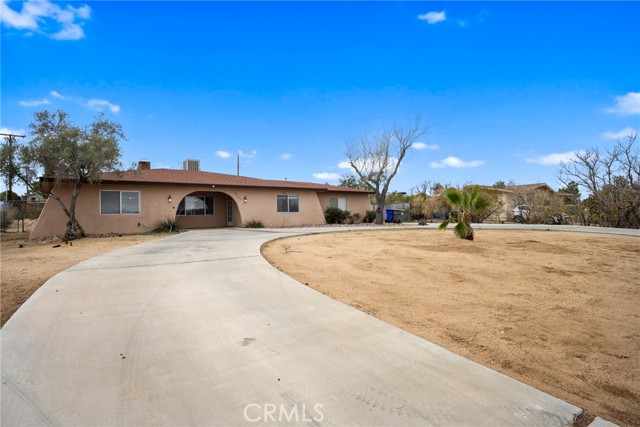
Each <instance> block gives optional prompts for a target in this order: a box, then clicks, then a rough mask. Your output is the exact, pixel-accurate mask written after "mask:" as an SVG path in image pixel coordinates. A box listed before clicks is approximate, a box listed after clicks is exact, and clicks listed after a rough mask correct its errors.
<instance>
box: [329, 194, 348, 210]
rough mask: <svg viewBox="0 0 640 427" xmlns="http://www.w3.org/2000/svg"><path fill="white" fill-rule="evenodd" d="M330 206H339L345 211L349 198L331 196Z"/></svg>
mask: <svg viewBox="0 0 640 427" xmlns="http://www.w3.org/2000/svg"><path fill="white" fill-rule="evenodd" d="M329 207H330V208H338V209H342V210H343V211H346V210H347V199H345V198H344V197H331V198H330V199H329Z"/></svg>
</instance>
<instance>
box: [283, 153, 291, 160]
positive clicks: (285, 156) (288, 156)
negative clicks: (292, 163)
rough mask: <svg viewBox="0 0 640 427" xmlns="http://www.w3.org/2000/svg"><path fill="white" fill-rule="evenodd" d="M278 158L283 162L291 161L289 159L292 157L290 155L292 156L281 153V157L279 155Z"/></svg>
mask: <svg viewBox="0 0 640 427" xmlns="http://www.w3.org/2000/svg"><path fill="white" fill-rule="evenodd" d="M280 157H281V158H282V159H283V160H291V158H292V157H293V155H292V154H289V153H282V155H280Z"/></svg>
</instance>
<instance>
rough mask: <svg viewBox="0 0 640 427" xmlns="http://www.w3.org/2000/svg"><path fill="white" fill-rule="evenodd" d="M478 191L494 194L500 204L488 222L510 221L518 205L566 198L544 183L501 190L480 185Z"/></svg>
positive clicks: (513, 186)
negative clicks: (499, 207)
mask: <svg viewBox="0 0 640 427" xmlns="http://www.w3.org/2000/svg"><path fill="white" fill-rule="evenodd" d="M480 189H481V190H482V191H485V192H489V193H493V194H495V195H496V196H497V199H498V201H499V202H500V203H501V204H502V208H501V209H500V210H498V211H497V212H496V213H495V214H494V215H492V216H491V217H490V218H489V220H491V221H495V222H505V221H509V220H511V219H512V218H511V212H512V210H513V208H515V207H516V206H518V205H521V204H527V203H533V202H536V203H540V204H542V203H543V202H545V201H546V200H547V199H558V200H562V198H563V197H564V196H566V195H565V194H564V193H556V192H554V191H553V188H551V187H550V186H549V185H547V184H544V183H538V184H523V185H507V186H506V187H503V188H500V187H494V186H489V185H481V186H480Z"/></svg>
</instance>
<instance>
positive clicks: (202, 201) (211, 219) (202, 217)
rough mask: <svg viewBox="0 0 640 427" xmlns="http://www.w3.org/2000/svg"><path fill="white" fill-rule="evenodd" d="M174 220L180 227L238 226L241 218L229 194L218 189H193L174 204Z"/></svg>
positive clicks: (240, 223)
mask: <svg viewBox="0 0 640 427" xmlns="http://www.w3.org/2000/svg"><path fill="white" fill-rule="evenodd" d="M176 222H177V223H178V225H179V226H180V228H182V229H195V228H215V227H239V226H241V225H242V219H241V216H240V211H239V209H238V205H237V203H236V202H235V200H233V198H232V197H231V196H229V195H228V194H226V193H223V192H220V191H195V192H192V193H189V194H187V195H186V196H185V197H183V198H182V199H181V200H180V202H179V203H178V206H176Z"/></svg>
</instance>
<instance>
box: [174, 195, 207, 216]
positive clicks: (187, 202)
mask: <svg viewBox="0 0 640 427" xmlns="http://www.w3.org/2000/svg"><path fill="white" fill-rule="evenodd" d="M213 213H214V209H213V197H211V196H210V197H192V196H187V197H185V198H184V199H182V200H181V201H180V204H179V205H178V215H213Z"/></svg>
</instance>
